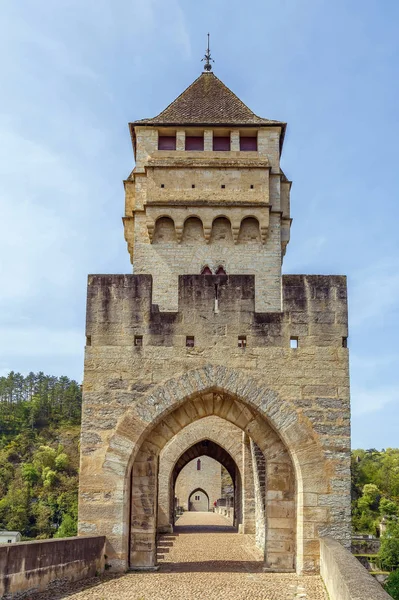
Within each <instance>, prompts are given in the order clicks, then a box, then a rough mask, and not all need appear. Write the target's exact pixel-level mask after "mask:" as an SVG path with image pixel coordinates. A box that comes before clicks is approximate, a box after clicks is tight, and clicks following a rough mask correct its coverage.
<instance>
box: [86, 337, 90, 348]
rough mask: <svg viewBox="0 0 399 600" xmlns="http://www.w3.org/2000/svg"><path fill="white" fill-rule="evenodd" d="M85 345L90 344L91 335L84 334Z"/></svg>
mask: <svg viewBox="0 0 399 600" xmlns="http://www.w3.org/2000/svg"><path fill="white" fill-rule="evenodd" d="M86 346H91V335H86Z"/></svg>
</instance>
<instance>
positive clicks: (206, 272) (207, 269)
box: [201, 265, 212, 275]
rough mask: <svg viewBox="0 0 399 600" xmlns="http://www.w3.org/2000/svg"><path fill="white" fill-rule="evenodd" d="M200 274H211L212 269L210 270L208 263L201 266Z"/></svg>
mask: <svg viewBox="0 0 399 600" xmlns="http://www.w3.org/2000/svg"><path fill="white" fill-rule="evenodd" d="M201 275H212V271H211V270H210V268H209V267H208V265H205V267H203V269H202V271H201Z"/></svg>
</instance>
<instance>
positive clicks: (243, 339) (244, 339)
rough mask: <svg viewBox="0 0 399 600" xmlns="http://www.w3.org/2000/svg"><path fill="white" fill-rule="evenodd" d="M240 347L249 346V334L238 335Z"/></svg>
mask: <svg viewBox="0 0 399 600" xmlns="http://www.w3.org/2000/svg"><path fill="white" fill-rule="evenodd" d="M238 347H239V348H246V347H247V336H246V335H239V336H238Z"/></svg>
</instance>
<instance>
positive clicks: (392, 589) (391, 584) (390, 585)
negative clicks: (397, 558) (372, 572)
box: [384, 569, 399, 600]
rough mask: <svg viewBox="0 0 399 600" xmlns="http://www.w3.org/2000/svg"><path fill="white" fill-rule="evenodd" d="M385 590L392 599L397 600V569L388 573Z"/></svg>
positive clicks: (398, 571)
mask: <svg viewBox="0 0 399 600" xmlns="http://www.w3.org/2000/svg"><path fill="white" fill-rule="evenodd" d="M384 587H385V591H386V592H388V594H389V595H390V596H392V598H393V600H399V570H398V569H397V570H396V571H392V573H390V574H389V575H388V579H387V580H386V582H385V586H384Z"/></svg>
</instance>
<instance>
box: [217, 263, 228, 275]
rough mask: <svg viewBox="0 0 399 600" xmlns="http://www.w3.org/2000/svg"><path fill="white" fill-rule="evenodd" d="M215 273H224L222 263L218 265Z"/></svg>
mask: <svg viewBox="0 0 399 600" xmlns="http://www.w3.org/2000/svg"><path fill="white" fill-rule="evenodd" d="M216 275H226V271H225V270H224V267H222V265H220V266H219V267H218V268H217V269H216Z"/></svg>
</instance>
